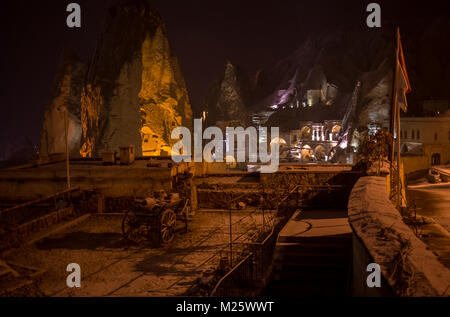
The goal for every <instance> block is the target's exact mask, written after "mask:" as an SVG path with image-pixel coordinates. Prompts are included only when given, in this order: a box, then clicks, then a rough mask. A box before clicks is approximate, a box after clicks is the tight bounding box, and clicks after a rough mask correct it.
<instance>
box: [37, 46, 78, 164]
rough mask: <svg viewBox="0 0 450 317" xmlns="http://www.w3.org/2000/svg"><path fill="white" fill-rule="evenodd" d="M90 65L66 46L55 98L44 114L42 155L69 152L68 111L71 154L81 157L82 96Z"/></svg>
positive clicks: (54, 94) (57, 79)
mask: <svg viewBox="0 0 450 317" xmlns="http://www.w3.org/2000/svg"><path fill="white" fill-rule="evenodd" d="M86 71H87V66H86V65H85V64H84V63H83V62H81V61H80V60H79V59H78V57H77V56H76V54H75V53H74V52H73V51H72V50H71V49H69V48H66V49H65V51H64V54H63V58H62V62H61V65H60V69H59V72H58V74H57V76H56V85H55V90H54V92H53V97H52V101H51V103H50V104H49V106H48V107H47V109H46V111H45V115H44V123H43V127H42V133H41V148H40V156H41V157H46V156H49V155H50V154H54V153H65V152H66V140H65V119H64V116H65V110H66V109H67V112H68V116H67V117H68V143H69V150H70V155H71V156H72V157H79V156H80V139H81V130H82V129H81V121H80V99H81V93H82V90H83V85H84V80H85V76H86Z"/></svg>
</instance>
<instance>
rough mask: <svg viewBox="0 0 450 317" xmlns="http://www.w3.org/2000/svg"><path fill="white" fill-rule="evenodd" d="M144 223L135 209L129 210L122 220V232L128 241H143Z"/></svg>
mask: <svg viewBox="0 0 450 317" xmlns="http://www.w3.org/2000/svg"><path fill="white" fill-rule="evenodd" d="M141 227H142V224H141V223H140V222H139V221H138V218H137V217H136V213H135V212H134V211H127V212H126V213H125V216H124V217H123V220H122V234H123V238H124V239H125V241H127V242H134V243H141V242H142V241H143V237H144V236H143V235H142V232H141Z"/></svg>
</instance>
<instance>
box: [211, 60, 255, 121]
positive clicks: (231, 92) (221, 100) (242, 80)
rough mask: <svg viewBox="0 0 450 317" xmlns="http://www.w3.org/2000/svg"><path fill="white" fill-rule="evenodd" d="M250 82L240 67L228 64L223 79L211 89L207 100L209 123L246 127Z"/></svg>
mask: <svg viewBox="0 0 450 317" xmlns="http://www.w3.org/2000/svg"><path fill="white" fill-rule="evenodd" d="M249 98H250V80H249V78H248V76H247V74H246V73H245V72H244V71H243V70H242V69H240V68H239V67H237V66H235V65H233V64H232V63H231V62H227V64H226V67H225V72H224V75H223V78H221V79H220V80H219V81H218V82H217V83H215V84H214V85H213V87H211V89H210V90H209V93H208V97H207V99H206V109H207V112H208V119H207V122H208V124H209V125H215V124H216V123H217V122H230V121H233V122H235V123H236V124H237V125H240V126H245V125H247V123H248V122H249V118H248V115H249V111H248V106H249V103H250V99H249Z"/></svg>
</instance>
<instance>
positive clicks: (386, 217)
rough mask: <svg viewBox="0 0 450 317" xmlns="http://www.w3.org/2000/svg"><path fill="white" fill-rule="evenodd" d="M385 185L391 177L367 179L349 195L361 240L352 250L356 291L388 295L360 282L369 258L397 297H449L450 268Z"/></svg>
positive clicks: (351, 218)
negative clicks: (415, 230) (408, 221)
mask: <svg viewBox="0 0 450 317" xmlns="http://www.w3.org/2000/svg"><path fill="white" fill-rule="evenodd" d="M386 188H387V186H386V178H383V177H363V178H361V179H360V180H359V181H358V182H357V183H356V185H355V187H354V188H353V190H352V193H351V195H350V199H349V203H348V216H349V223H350V225H351V227H352V229H353V232H354V235H355V239H356V240H355V241H356V242H358V241H359V242H360V243H361V245H360V246H359V247H358V243H356V244H355V246H354V250H353V251H354V252H353V254H354V255H353V256H354V257H355V258H354V261H353V262H354V263H356V264H357V265H356V266H355V267H354V268H353V270H354V272H353V273H354V277H353V279H354V291H355V292H356V293H355V294H354V295H356V296H363V295H367V294H369V295H373V296H381V295H382V294H383V292H384V291H383V290H382V289H379V290H372V291H367V290H366V289H365V288H364V286H363V285H361V283H365V280H363V279H361V277H360V275H361V271H362V272H364V273H365V274H367V275H368V274H369V273H366V272H365V270H366V267H367V264H369V263H366V262H369V261H373V262H370V263H377V264H379V265H380V267H381V273H382V275H383V277H384V279H385V283H387V284H388V288H390V289H392V290H393V294H394V295H396V296H449V295H450V293H449V288H448V285H450V270H449V269H447V268H446V267H445V266H444V265H443V264H442V263H440V262H439V260H438V259H437V257H436V256H435V255H434V254H433V253H432V252H431V251H430V250H428V248H427V246H426V245H425V244H424V243H423V242H422V241H421V240H419V239H418V238H417V237H416V236H415V235H414V234H413V232H412V231H411V230H410V228H409V227H408V226H407V225H406V224H405V223H404V222H403V220H402V217H401V215H400V213H399V212H398V211H397V209H396V208H395V207H394V206H393V205H392V203H391V202H390V200H389V199H388V195H387V191H386ZM358 263H359V264H358ZM367 275H366V276H367ZM355 284H356V285H355ZM382 286H383V285H382ZM385 287H386V286H385ZM386 288H387V287H386Z"/></svg>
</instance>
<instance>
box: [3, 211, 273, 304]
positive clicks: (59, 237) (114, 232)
mask: <svg viewBox="0 0 450 317" xmlns="http://www.w3.org/2000/svg"><path fill="white" fill-rule="evenodd" d="M246 216H248V217H246ZM266 216H267V215H266ZM244 217H245V218H244ZM241 219H243V220H242V221H241V222H240V223H238V221H239V220H241ZM121 220H122V219H121V217H120V216H99V215H94V216H91V217H90V218H89V219H88V220H87V221H86V222H84V223H82V224H80V225H78V226H76V227H74V228H71V229H68V230H65V231H62V232H60V233H58V234H55V235H52V236H50V237H48V238H45V239H43V240H40V241H38V242H37V243H34V244H32V245H29V246H26V247H22V248H20V249H19V250H16V251H15V252H13V253H11V254H9V255H8V258H7V259H6V260H8V261H14V262H18V263H23V264H28V265H30V266H35V267H38V268H43V269H45V270H47V272H46V273H45V275H44V277H43V279H42V281H41V283H40V285H39V286H40V289H41V291H43V292H44V294H45V295H46V296H57V297H61V296H62V297H65V296H96V297H97V296H138V297H141V296H179V295H182V294H183V293H185V292H186V291H187V290H188V289H189V287H191V286H192V285H193V283H194V282H195V281H196V280H197V278H199V277H201V276H202V273H203V272H204V271H206V270H209V269H212V268H214V267H216V265H217V262H218V259H219V257H218V256H217V253H218V252H219V251H220V250H223V249H224V248H225V249H226V250H228V244H227V242H228V241H229V235H228V234H229V214H228V213H207V212H199V213H198V214H197V215H196V216H195V219H194V220H193V221H192V223H191V224H190V229H189V232H188V233H187V234H182V233H181V232H180V233H178V234H177V235H176V238H175V240H174V241H173V243H172V244H171V245H170V246H169V247H165V248H151V246H146V245H143V246H140V247H137V246H135V247H127V246H126V245H125V244H124V242H123V241H122V237H121ZM261 222H262V217H261V214H251V215H249V214H245V213H234V214H233V215H232V223H234V224H235V225H234V226H233V238H237V237H238V235H240V234H241V233H244V232H246V231H247V230H248V229H249V228H254V227H255V224H256V225H260V224H261ZM70 263H78V264H79V265H80V266H81V275H82V276H81V285H82V287H81V288H80V289H69V288H68V287H67V286H66V278H67V276H68V275H69V274H70V273H68V272H66V267H67V265H68V264H70Z"/></svg>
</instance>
